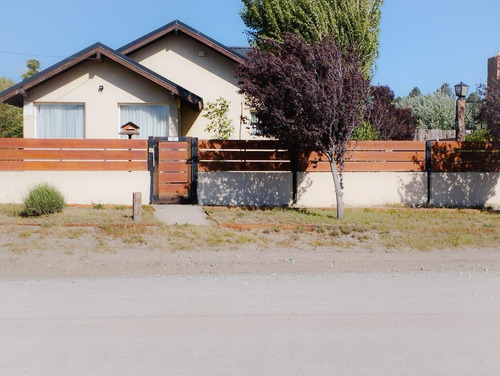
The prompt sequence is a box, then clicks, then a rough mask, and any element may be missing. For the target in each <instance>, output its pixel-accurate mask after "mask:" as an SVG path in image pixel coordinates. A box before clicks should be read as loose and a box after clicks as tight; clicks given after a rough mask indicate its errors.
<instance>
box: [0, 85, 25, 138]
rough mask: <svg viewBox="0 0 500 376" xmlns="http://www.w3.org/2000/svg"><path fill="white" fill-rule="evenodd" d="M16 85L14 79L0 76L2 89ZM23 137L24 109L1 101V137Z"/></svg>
mask: <svg viewBox="0 0 500 376" xmlns="http://www.w3.org/2000/svg"><path fill="white" fill-rule="evenodd" d="M13 85H14V81H12V80H9V79H8V78H5V77H0V91H3V90H6V89H8V88H9V87H11V86H13ZM3 137H16V138H19V137H23V111H22V109H20V108H19V107H15V106H11V105H9V104H5V103H0V138H3Z"/></svg>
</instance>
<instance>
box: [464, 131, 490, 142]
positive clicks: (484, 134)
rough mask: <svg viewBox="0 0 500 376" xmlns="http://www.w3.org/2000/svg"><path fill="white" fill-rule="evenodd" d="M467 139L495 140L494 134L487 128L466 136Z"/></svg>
mask: <svg viewBox="0 0 500 376" xmlns="http://www.w3.org/2000/svg"><path fill="white" fill-rule="evenodd" d="M465 141H493V136H492V135H491V134H490V132H488V130H487V129H478V130H477V131H474V132H473V133H471V134H468V135H467V136H465Z"/></svg>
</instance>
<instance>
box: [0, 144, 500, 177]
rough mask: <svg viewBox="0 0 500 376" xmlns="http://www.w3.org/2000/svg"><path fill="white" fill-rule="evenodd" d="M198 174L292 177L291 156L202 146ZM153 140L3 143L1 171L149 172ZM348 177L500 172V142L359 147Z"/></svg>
mask: <svg viewBox="0 0 500 376" xmlns="http://www.w3.org/2000/svg"><path fill="white" fill-rule="evenodd" d="M198 162H199V163H198V171H200V172H213V171H248V172H252V171H265V172H270V171H291V170H292V167H293V166H292V162H291V159H290V156H289V153H288V151H287V150H285V149H283V148H280V147H279V144H278V143H277V142H275V141H267V140H246V141H238V140H227V141H211V140H210V141H209V140H199V143H198ZM297 167H298V171H305V172H326V171H330V165H329V163H328V160H327V158H326V157H325V155H322V154H321V153H311V154H310V155H309V156H308V158H307V159H305V158H299V163H298V165H297ZM147 170H148V140H123V139H106V140H103V139H7V138H6V139H1V138H0V171H147ZM344 171H345V172H377V171H386V172H412V171H429V172H430V171H432V172H467V171H479V172H500V142H454V141H427V143H426V142H424V141H359V142H353V143H351V144H349V146H348V152H347V154H346V162H345V166H344Z"/></svg>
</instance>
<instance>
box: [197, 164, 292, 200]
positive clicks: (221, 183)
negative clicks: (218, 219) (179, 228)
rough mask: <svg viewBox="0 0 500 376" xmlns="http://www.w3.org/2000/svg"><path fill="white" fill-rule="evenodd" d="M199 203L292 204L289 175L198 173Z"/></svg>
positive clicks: (283, 173)
mask: <svg viewBox="0 0 500 376" xmlns="http://www.w3.org/2000/svg"><path fill="white" fill-rule="evenodd" d="M198 203H199V204H200V205H220V206H226V205H227V206H284V205H290V204H291V203H292V174H291V173H289V172H200V173H198Z"/></svg>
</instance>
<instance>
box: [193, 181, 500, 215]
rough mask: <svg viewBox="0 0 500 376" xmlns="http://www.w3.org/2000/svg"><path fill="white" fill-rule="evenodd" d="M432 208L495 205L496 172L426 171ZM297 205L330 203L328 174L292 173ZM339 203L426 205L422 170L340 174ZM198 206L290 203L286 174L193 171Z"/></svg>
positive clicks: (499, 201) (499, 199)
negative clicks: (429, 176) (341, 198)
mask: <svg viewBox="0 0 500 376" xmlns="http://www.w3.org/2000/svg"><path fill="white" fill-rule="evenodd" d="M431 192H432V193H431V204H432V205H434V206H438V207H439V206H459V207H460V206H464V207H476V206H491V207H494V208H499V207H500V173H442V174H432V180H431ZM297 193H298V200H297V206H300V207H332V206H335V204H336V203H335V192H334V187H333V181H332V176H331V174H330V173H329V172H312V173H299V174H298V192H297ZM343 193H344V203H345V205H347V206H384V205H405V206H416V205H423V204H426V203H427V174H426V173H424V172H368V173H367V172H346V173H344V190H343ZM198 198H199V203H200V204H201V205H230V206H233V205H234V206H236V205H248V206H258V205H264V206H280V205H289V204H290V203H291V202H292V175H291V173H286V172H276V173H272V172H270V173H263V172H259V173H253V172H203V173H199V182H198Z"/></svg>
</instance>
